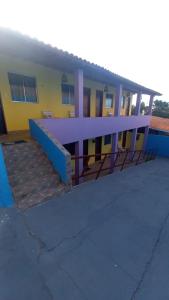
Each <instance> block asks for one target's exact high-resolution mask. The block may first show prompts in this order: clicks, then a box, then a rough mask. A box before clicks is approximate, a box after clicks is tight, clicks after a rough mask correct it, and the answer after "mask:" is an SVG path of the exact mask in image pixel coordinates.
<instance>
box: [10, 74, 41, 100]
mask: <svg viewBox="0 0 169 300" xmlns="http://www.w3.org/2000/svg"><path fill="white" fill-rule="evenodd" d="M10 75H12V76H14V75H15V76H16V77H17V76H18V77H20V78H21V79H22V85H19V84H18V85H17V84H12V83H11V82H10ZM26 78H27V79H31V80H32V79H33V81H34V83H35V84H34V85H35V86H26V85H25V84H24V79H25V80H26ZM8 82H9V87H10V93H11V100H12V102H14V103H24V104H30V103H31V104H38V103H39V101H38V91H37V80H36V77H33V76H27V75H23V74H18V73H13V72H8ZM14 86H15V87H16V86H18V87H20V88H22V89H23V95H24V100H14V98H13V95H12V87H14ZM28 87H29V88H34V90H35V95H36V101H27V97H28V96H27V95H26V92H25V89H26V88H28Z"/></svg>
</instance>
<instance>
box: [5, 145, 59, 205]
mask: <svg viewBox="0 0 169 300" xmlns="http://www.w3.org/2000/svg"><path fill="white" fill-rule="evenodd" d="M3 151H4V157H5V161H6V166H7V171H8V175H9V181H10V184H11V186H12V190H13V195H14V199H15V201H16V205H17V207H18V208H21V209H26V208H28V207H31V206H34V205H35V204H38V203H41V202H43V201H46V200H48V199H49V198H51V197H53V196H57V195H60V194H61V193H63V192H64V191H65V185H64V184H62V183H61V182H60V179H59V176H58V174H56V172H55V170H54V169H53V167H52V165H51V163H50V162H49V160H48V158H47V156H46V155H45V154H44V153H43V151H42V149H41V147H40V146H39V145H38V144H37V143H36V142H34V141H29V142H25V143H18V144H11V145H4V146H3Z"/></svg>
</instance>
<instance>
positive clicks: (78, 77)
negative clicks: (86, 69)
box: [75, 70, 83, 118]
mask: <svg viewBox="0 0 169 300" xmlns="http://www.w3.org/2000/svg"><path fill="white" fill-rule="evenodd" d="M75 116H76V118H83V71H82V70H77V71H76V72H75Z"/></svg>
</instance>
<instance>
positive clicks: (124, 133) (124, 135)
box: [122, 131, 127, 148]
mask: <svg viewBox="0 0 169 300" xmlns="http://www.w3.org/2000/svg"><path fill="white" fill-rule="evenodd" d="M126 139H127V131H124V132H123V139H122V147H123V148H125V147H126Z"/></svg>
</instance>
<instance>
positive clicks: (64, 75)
mask: <svg viewBox="0 0 169 300" xmlns="http://www.w3.org/2000/svg"><path fill="white" fill-rule="evenodd" d="M67 82H68V79H67V76H66V74H65V73H63V74H62V83H67Z"/></svg>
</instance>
